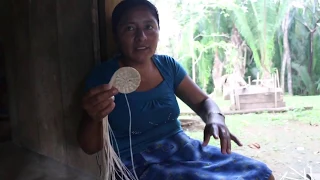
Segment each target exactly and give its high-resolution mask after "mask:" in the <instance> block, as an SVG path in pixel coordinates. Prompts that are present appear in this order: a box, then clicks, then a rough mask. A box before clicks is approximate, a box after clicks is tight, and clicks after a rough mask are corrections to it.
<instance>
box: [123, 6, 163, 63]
mask: <svg viewBox="0 0 320 180" xmlns="http://www.w3.org/2000/svg"><path fill="white" fill-rule="evenodd" d="M158 40H159V26H158V23H157V20H156V18H155V17H154V16H153V15H152V14H151V13H150V11H149V9H148V8H147V7H145V6H138V7H135V8H132V9H131V10H129V11H128V12H126V13H125V14H124V15H123V17H122V18H121V20H120V22H119V25H118V27H117V42H118V44H119V46H120V48H121V52H122V53H123V55H124V56H125V57H126V58H128V59H129V60H132V61H136V62H139V63H142V62H144V61H146V60H149V59H150V58H151V57H152V56H153V55H154V53H155V51H156V49H157V44H158Z"/></svg>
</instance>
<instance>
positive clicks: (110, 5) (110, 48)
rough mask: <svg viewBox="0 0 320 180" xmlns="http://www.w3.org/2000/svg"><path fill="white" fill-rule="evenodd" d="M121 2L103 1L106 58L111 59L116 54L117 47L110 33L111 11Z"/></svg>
mask: <svg viewBox="0 0 320 180" xmlns="http://www.w3.org/2000/svg"><path fill="white" fill-rule="evenodd" d="M121 1H122V0H105V15H106V30H107V32H106V37H107V43H106V44H107V49H106V51H107V57H108V58H111V57H112V56H113V55H114V54H115V53H117V45H116V43H115V42H114V37H113V33H112V24H111V16H112V11H113V9H114V8H115V6H116V5H117V4H118V3H119V2H121Z"/></svg>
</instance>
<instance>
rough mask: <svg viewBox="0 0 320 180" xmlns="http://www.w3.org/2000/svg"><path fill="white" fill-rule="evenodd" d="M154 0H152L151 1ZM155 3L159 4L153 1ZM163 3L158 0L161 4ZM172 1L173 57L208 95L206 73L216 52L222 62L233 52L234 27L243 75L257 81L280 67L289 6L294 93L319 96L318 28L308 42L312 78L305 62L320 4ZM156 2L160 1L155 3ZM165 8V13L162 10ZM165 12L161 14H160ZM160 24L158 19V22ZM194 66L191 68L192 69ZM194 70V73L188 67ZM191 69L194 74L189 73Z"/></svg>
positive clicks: (250, 0) (307, 1)
mask: <svg viewBox="0 0 320 180" xmlns="http://www.w3.org/2000/svg"><path fill="white" fill-rule="evenodd" d="M153 1H155V0H153ZM157 1H158V0H157ZM161 2H163V1H161ZM292 2H293V1H290V0H274V1H269V0H259V1H256V0H230V1H228V3H226V2H225V1H224V0H215V1H210V0H198V1H194V0H173V1H168V4H170V6H175V8H171V9H175V10H174V14H175V15H174V17H173V18H174V19H175V20H176V22H177V25H178V27H179V28H180V29H179V31H178V32H179V33H178V34H172V35H170V41H171V43H170V47H169V48H171V49H172V50H171V51H169V52H172V54H173V55H174V56H175V58H176V59H177V60H178V61H180V63H181V64H182V65H183V66H184V67H185V68H186V70H187V72H188V74H189V75H190V76H193V75H195V77H194V79H195V81H196V83H197V84H198V85H199V86H200V87H201V88H202V89H204V90H205V91H206V92H207V93H211V92H212V90H213V87H214V85H213V80H212V77H211V72H212V69H213V65H214V57H215V52H216V51H217V53H218V56H219V58H220V60H221V61H225V60H226V59H227V58H229V59H230V57H232V56H233V55H235V54H234V52H235V51H234V50H236V49H233V47H231V44H230V37H231V30H232V28H233V27H234V26H235V27H236V28H237V29H238V30H239V32H240V34H241V36H242V39H243V40H244V41H245V42H246V44H247V45H248V46H249V48H250V52H248V56H247V59H246V61H247V63H246V73H245V76H251V79H254V78H255V77H256V74H257V72H259V71H260V72H261V71H262V72H263V71H267V72H271V71H272V70H273V69H274V68H277V69H280V68H281V64H282V56H283V50H284V47H283V32H282V28H281V24H282V21H283V19H284V15H285V13H286V12H287V11H288V8H291V12H290V19H291V23H290V24H289V46H290V51H291V54H290V56H291V60H292V69H293V71H292V80H293V91H294V94H300V95H311V94H316V93H320V79H319V77H320V62H319V60H320V27H319V26H320V24H318V29H317V30H316V31H315V33H314V39H313V66H312V74H310V73H308V69H307V67H308V65H309V63H310V49H311V47H310V30H309V29H308V28H306V26H305V24H307V25H308V27H314V26H315V25H316V21H317V19H318V18H320V6H319V3H317V4H314V2H316V1H313V0H305V1H299V0H297V1H295V6H291V5H292ZM157 3H160V1H158V2H157ZM165 10H167V9H165ZM161 13H165V11H163V12H161ZM161 13H160V15H161ZM160 22H161V21H160ZM193 65H194V66H193ZM193 67H194V69H193ZM232 68H233V66H232V64H230V63H229V64H227V63H226V64H225V65H224V72H225V73H228V72H232V70H233V69H232ZM193 71H194V72H193Z"/></svg>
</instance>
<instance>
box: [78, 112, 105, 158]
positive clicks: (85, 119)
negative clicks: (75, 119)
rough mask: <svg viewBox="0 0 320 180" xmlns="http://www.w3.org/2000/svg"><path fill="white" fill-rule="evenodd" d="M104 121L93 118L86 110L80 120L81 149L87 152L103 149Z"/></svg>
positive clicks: (79, 140)
mask: <svg viewBox="0 0 320 180" xmlns="http://www.w3.org/2000/svg"><path fill="white" fill-rule="evenodd" d="M102 137H103V135H102V121H94V120H92V119H91V118H90V117H89V116H88V114H87V113H86V112H83V116H82V119H81V122H80V126H79V130H78V142H79V145H80V147H81V149H82V150H83V151H84V152H85V153H87V154H90V155H92V154H95V153H97V152H99V151H100V150H101V149H102V146H103V139H102Z"/></svg>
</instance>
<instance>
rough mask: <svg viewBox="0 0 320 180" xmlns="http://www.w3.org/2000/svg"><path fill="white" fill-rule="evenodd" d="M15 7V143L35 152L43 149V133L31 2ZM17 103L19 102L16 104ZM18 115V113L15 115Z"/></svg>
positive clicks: (17, 0)
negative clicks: (32, 53) (38, 113)
mask: <svg viewBox="0 0 320 180" xmlns="http://www.w3.org/2000/svg"><path fill="white" fill-rule="evenodd" d="M12 3H13V4H12V7H13V19H12V20H13V21H14V24H13V33H14V40H13V41H14V42H13V43H14V47H12V48H13V49H14V52H13V53H14V58H13V59H14V60H13V62H12V63H11V64H10V68H9V71H12V74H11V73H10V74H9V75H13V76H15V77H13V78H10V80H13V81H12V82H10V83H11V84H9V86H10V88H9V90H13V89H15V90H13V91H12V92H11V93H13V95H10V97H12V96H15V97H14V99H11V100H10V101H11V103H13V105H14V106H15V107H12V106H10V108H13V109H12V110H11V113H10V115H12V120H13V124H15V127H14V128H15V130H14V131H15V132H16V133H14V134H15V136H14V141H15V142H17V143H19V144H20V145H21V146H24V147H27V148H29V149H32V150H38V149H40V144H39V131H38V122H37V117H36V114H35V113H34V111H35V108H36V102H35V97H37V95H36V94H35V90H34V87H35V84H36V81H35V77H34V69H32V66H33V64H34V62H33V61H32V59H31V58H30V29H29V28H30V26H29V21H30V19H29V14H30V9H29V8H28V7H29V2H28V1H24V0H14V1H13V2H12ZM13 101H15V102H13ZM13 113H15V114H13Z"/></svg>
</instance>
